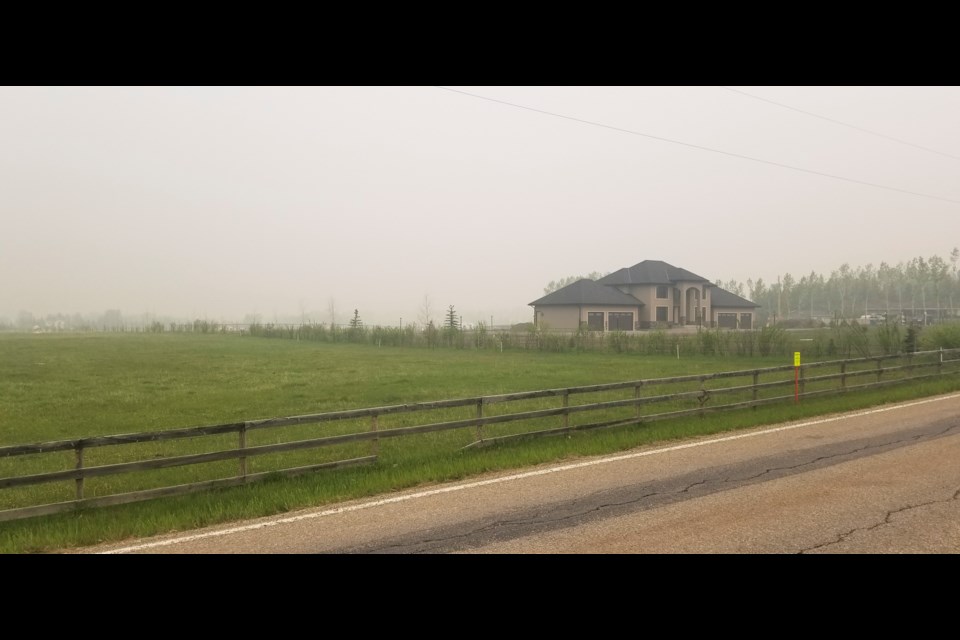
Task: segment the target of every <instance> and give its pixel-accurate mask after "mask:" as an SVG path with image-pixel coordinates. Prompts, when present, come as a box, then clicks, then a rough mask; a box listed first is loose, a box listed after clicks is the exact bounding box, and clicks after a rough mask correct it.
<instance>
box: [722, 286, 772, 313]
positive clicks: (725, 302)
mask: <svg viewBox="0 0 960 640" xmlns="http://www.w3.org/2000/svg"><path fill="white" fill-rule="evenodd" d="M710 306H711V307H754V308H756V307H759V306H760V305H758V304H756V303H754V302H750V301H749V300H747V299H746V298H741V297H740V296H738V295H737V294H735V293H730V292H729V291H727V290H726V289H721V288H720V287H716V286H715V287H713V288H712V289H710Z"/></svg>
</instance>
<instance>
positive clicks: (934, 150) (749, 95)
mask: <svg viewBox="0 0 960 640" xmlns="http://www.w3.org/2000/svg"><path fill="white" fill-rule="evenodd" d="M721 89H726V90H727V91H733V92H734V93H739V94H742V95H745V96H747V97H748V98H753V99H754V100H761V101H763V102H769V103H770V104H775V105H777V106H778V107H783V108H784V109H790V110H792V111H797V112H799V113H802V114H805V115H808V116H813V117H814V118H820V119H821V120H826V121H827V122H832V123H834V124H839V125H841V126H844V127H850V128H851V129H856V130H857V131H863V132H864V133H869V134H871V135H874V136H879V137H881V138H886V139H887V140H893V141H894V142H899V143H900V144H905V145H907V146H909V147H914V148H916V149H922V150H923V151H928V152H930V153H935V154H937V155H940V156H946V157H948V158H953V159H954V160H960V156H954V155H951V154H949V153H944V152H943V151H937V150H936V149H930V148H928V147H922V146H920V145H919V144H914V143H912V142H907V141H906V140H900V139H899V138H894V137H893V136H888V135H886V134H884V133H878V132H876V131H871V130H870V129H864V128H863V127H858V126H857V125H854V124H849V123H846V122H840V121H839V120H834V119H833V118H828V117H827V116H821V115H820V114H817V113H813V112H811V111H804V110H803V109H798V108H796V107H791V106H790V105H788V104H783V103H782V102H774V101H773V100H767V99H766V98H761V97H760V96H755V95H753V94H752V93H747V92H746V91H741V90H740V89H732V88H730V87H721Z"/></svg>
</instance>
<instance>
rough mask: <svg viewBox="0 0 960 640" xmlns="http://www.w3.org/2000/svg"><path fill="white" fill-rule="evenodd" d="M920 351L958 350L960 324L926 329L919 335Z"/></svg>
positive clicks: (941, 325)
mask: <svg viewBox="0 0 960 640" xmlns="http://www.w3.org/2000/svg"><path fill="white" fill-rule="evenodd" d="M920 348H921V350H930V349H940V348H944V349H958V348H960V322H953V323H950V324H937V325H933V326H932V327H926V328H925V329H924V330H923V332H922V333H921V334H920Z"/></svg>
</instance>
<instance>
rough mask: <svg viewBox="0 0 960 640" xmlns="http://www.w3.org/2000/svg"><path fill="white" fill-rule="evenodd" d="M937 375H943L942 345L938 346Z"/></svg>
mask: <svg viewBox="0 0 960 640" xmlns="http://www.w3.org/2000/svg"><path fill="white" fill-rule="evenodd" d="M937 375H938V376H941V375H943V347H940V362H939V363H937Z"/></svg>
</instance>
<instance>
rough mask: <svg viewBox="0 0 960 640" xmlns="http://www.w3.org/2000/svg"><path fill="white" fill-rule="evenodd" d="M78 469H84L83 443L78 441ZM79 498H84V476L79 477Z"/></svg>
mask: <svg viewBox="0 0 960 640" xmlns="http://www.w3.org/2000/svg"><path fill="white" fill-rule="evenodd" d="M75 468H76V469H77V470H78V471H82V470H83V444H81V443H77V464H76V467H75ZM77 500H83V476H82V475H81V476H80V477H79V478H77Z"/></svg>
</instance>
